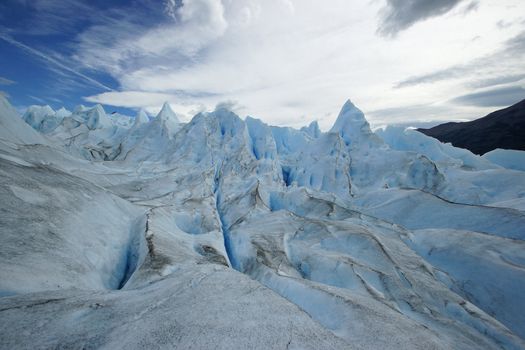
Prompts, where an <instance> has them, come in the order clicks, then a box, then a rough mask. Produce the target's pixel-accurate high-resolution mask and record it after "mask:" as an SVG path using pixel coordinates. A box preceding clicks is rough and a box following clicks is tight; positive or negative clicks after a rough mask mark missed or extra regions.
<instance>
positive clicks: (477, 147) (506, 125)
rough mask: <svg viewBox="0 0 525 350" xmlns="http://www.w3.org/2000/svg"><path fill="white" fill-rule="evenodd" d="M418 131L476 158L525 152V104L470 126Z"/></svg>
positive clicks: (486, 117) (437, 127)
mask: <svg viewBox="0 0 525 350" xmlns="http://www.w3.org/2000/svg"><path fill="white" fill-rule="evenodd" d="M418 131H420V132H422V133H424V134H425V135H428V136H432V137H434V138H436V139H438V140H439V141H441V142H450V143H452V144H453V145H454V146H456V147H461V148H466V149H468V150H470V151H471V152H473V153H476V154H485V153H487V152H489V151H492V150H493V149H496V148H503V149H517V150H525V100H522V101H521V102H518V103H516V104H515V105H512V106H510V107H508V108H505V109H501V110H499V111H495V112H492V113H490V114H489V115H487V116H485V117H483V118H480V119H476V120H472V121H470V122H464V123H454V122H450V123H445V124H441V125H438V126H435V127H433V128H430V129H418Z"/></svg>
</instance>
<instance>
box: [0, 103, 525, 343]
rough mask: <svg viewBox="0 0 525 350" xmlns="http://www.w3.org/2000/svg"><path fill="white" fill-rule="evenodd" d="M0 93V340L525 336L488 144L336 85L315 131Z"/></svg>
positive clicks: (221, 112)
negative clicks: (459, 143)
mask: <svg viewBox="0 0 525 350" xmlns="http://www.w3.org/2000/svg"><path fill="white" fill-rule="evenodd" d="M0 102H1V103H2V104H1V105H0V107H1V108H0V123H1V124H2V128H0V165H1V166H0V173H1V174H2V176H1V177H0V199H1V200H0V223H1V227H2V235H1V236H0V295H2V296H3V297H1V298H0V347H2V348H13V347H18V348H28V349H29V348H35V347H36V348H39V347H40V348H56V347H66V348H67V347H86V348H93V347H95V348H111V349H113V348H148V349H149V348H174V347H178V348H191V347H193V348H210V347H213V348H222V349H230V348H261V349H263V348H264V349H268V348H290V349H293V348H296V349H304V348H312V349H325V348H337V349H348V348H357V349H378V348H380V349H400V348H403V349H451V348H454V349H480V348H483V349H501V348H503V349H523V348H525V342H524V340H523V337H524V336H525V335H524V333H525V332H524V327H525V324H524V319H523V312H521V311H522V310H521V309H522V308H521V305H523V297H522V296H521V294H520V292H521V290H522V289H523V286H522V284H523V281H524V277H523V269H524V267H523V264H524V260H525V257H524V256H523V254H522V251H523V247H522V245H523V239H524V237H525V212H524V209H525V177H524V176H525V175H524V174H525V173H524V172H522V171H517V170H512V169H507V168H506V167H510V166H508V165H504V164H501V163H502V162H501V161H500V162H499V163H498V161H496V160H491V159H486V157H478V156H475V155H473V154H471V153H470V152H468V151H464V150H459V149H457V148H454V147H452V146H451V145H444V144H440V143H439V142H437V141H436V140H434V139H431V138H429V137H426V136H425V135H422V134H419V133H417V132H416V131H413V130H405V129H395V128H387V129H385V130H383V131H378V132H377V133H374V132H372V130H371V129H370V127H369V125H368V122H367V121H366V118H365V116H364V114H363V113H362V112H361V111H360V110H359V109H358V108H357V107H355V106H354V105H353V104H352V103H351V102H350V101H348V102H347V103H345V105H344V106H343V108H342V110H341V112H340V114H339V117H338V118H337V121H336V122H335V124H334V126H333V128H332V129H331V130H330V131H329V132H326V133H324V132H321V131H320V130H319V127H318V125H317V123H315V122H314V123H312V124H310V125H309V126H308V127H305V128H302V129H300V130H296V129H292V128H283V127H273V126H269V125H266V124H265V123H264V122H262V121H261V120H258V119H254V118H250V117H248V118H246V119H245V120H243V119H241V118H240V117H239V116H237V115H236V114H235V113H233V112H232V111H230V110H228V109H226V108H223V107H219V108H217V109H216V110H214V111H212V112H202V113H199V114H197V115H196V116H195V117H194V118H193V119H192V120H191V121H190V122H188V123H186V124H184V123H181V122H180V121H179V120H178V118H177V116H176V114H175V113H174V112H173V111H172V110H171V108H170V107H169V105H167V104H165V105H164V106H163V108H162V110H161V112H160V113H159V114H158V115H157V116H156V117H155V118H152V119H151V120H150V119H149V118H148V116H147V115H146V114H145V113H144V112H143V111H139V112H138V114H137V116H136V117H135V118H130V117H126V116H122V115H119V114H111V115H107V114H106V112H105V111H104V109H103V108H102V107H101V106H95V107H86V106H79V107H77V108H76V109H75V110H74V111H73V112H68V111H65V110H59V111H56V112H55V111H52V110H50V108H48V107H31V108H30V109H29V110H28V112H27V113H26V116H25V117H24V119H22V118H20V117H19V116H18V115H17V113H16V111H14V110H13V109H12V107H10V106H9V104H8V102H7V101H6V100H5V99H2V100H0ZM24 120H26V121H27V122H28V124H26V123H25V122H24ZM29 124H30V125H31V126H33V127H31V126H30V125H29ZM35 129H36V130H39V131H40V133H39V132H37V131H36V130H35ZM496 158H497V159H498V160H501V159H503V158H504V157H503V156H498V157H496ZM512 164H514V165H513V166H515V164H516V162H515V159H514V158H513V161H512Z"/></svg>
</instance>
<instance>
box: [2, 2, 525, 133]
mask: <svg viewBox="0 0 525 350" xmlns="http://www.w3.org/2000/svg"><path fill="white" fill-rule="evenodd" d="M0 91H2V93H3V94H6V95H8V96H9V98H10V100H11V102H12V103H13V104H14V105H15V106H18V107H19V108H20V109H23V108H24V107H25V106H28V105H31V104H49V105H51V106H52V107H54V108H58V107H61V106H65V107H66V108H69V109H71V108H73V107H74V106H75V105H77V104H80V103H83V104H94V103H102V104H103V105H104V107H105V108H106V110H107V111H108V112H111V111H119V112H124V113H128V114H133V113H135V112H134V111H135V110H136V109H138V108H145V109H146V110H147V111H148V112H149V113H151V114H153V113H155V112H157V111H158V110H159V109H160V106H161V105H162V103H163V102H164V101H168V102H170V104H171V105H172V106H173V109H174V110H175V111H176V112H177V113H179V114H180V115H181V119H183V120H188V119H189V118H191V116H192V115H193V114H195V113H196V112H198V111H201V110H208V109H212V108H213V107H214V106H215V105H216V104H218V103H227V104H229V105H230V106H231V108H232V109H234V110H235V111H236V112H237V113H239V114H240V115H241V116H244V115H252V116H255V117H258V118H261V119H263V120H265V121H267V122H269V123H272V124H277V125H291V126H300V125H305V124H307V123H308V122H310V121H311V120H314V119H316V120H319V123H320V125H321V127H322V128H324V129H327V128H328V127H329V126H330V125H331V124H332V123H333V121H334V120H335V118H336V116H337V112H338V110H339V108H340V106H341V105H342V104H343V103H344V101H345V100H346V99H347V98H350V99H352V101H353V102H354V103H356V104H357V105H358V106H359V107H360V108H361V109H363V110H364V111H365V113H366V114H367V116H368V118H369V120H370V121H371V122H372V124H376V125H380V124H384V123H417V122H429V121H439V120H441V121H444V120H465V119H473V118H477V117H480V116H483V115H484V114H486V113H488V112H490V111H492V110H495V109H498V108H501V107H503V106H507V105H510V104H512V103H515V102H517V101H519V100H521V99H523V98H525V3H524V2H523V1H520V0H483V1H481V0H480V1H477V0H439V1H436V0H371V1H347V0H330V1H325V2H319V1H314V0H264V1H262V0H156V1H154V0H140V1H139V0H136V1H124V0H119V1H117V0H113V1H111V0H108V1H100V0H97V1H93V0H92V1H81V0H3V1H2V2H1V3H0Z"/></svg>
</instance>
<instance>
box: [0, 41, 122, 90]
mask: <svg viewBox="0 0 525 350" xmlns="http://www.w3.org/2000/svg"><path fill="white" fill-rule="evenodd" d="M0 39H1V40H4V41H6V42H8V43H9V44H11V45H14V46H16V47H17V48H19V49H21V50H24V51H25V52H26V53H27V54H29V55H32V56H34V57H37V58H39V59H41V60H43V61H45V62H46V63H48V64H49V65H51V66H53V67H54V68H58V69H60V70H62V71H65V72H68V73H71V74H73V75H75V76H77V77H79V78H82V79H84V80H85V81H86V82H88V83H90V84H92V85H94V86H96V87H99V88H101V89H104V90H109V91H111V90H112V89H111V88H110V87H108V86H106V85H104V84H102V83H100V82H98V81H97V80H95V79H93V78H91V77H89V76H87V75H85V74H84V73H82V72H80V71H78V70H76V69H73V68H71V67H69V66H67V65H66V64H64V63H62V62H60V61H58V60H57V59H55V58H53V57H51V56H49V55H47V54H45V53H43V52H41V51H39V50H36V49H34V48H32V47H30V46H28V45H25V44H24V43H22V42H20V41H18V40H15V39H14V38H13V37H11V36H10V35H9V34H7V33H5V32H0Z"/></svg>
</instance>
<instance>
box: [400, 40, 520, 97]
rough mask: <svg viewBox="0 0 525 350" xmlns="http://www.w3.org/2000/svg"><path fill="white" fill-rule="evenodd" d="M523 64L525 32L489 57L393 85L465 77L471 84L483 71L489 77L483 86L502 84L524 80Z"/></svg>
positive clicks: (405, 85)
mask: <svg viewBox="0 0 525 350" xmlns="http://www.w3.org/2000/svg"><path fill="white" fill-rule="evenodd" d="M524 62H525V31H523V32H521V33H520V34H518V35H516V36H514V37H512V38H511V39H508V40H506V41H505V42H504V43H503V45H502V47H500V48H499V49H496V50H495V51H494V52H492V53H490V54H488V55H485V56H482V57H478V58H475V59H472V60H471V61H470V62H466V63H462V64H458V65H453V66H450V67H447V68H444V69H440V70H437V71H434V72H430V73H427V74H422V75H416V76H413V77H410V78H407V79H405V80H402V81H400V82H398V83H396V84H395V88H405V87H410V86H415V85H421V84H432V83H437V82H440V81H443V80H450V79H460V78H461V79H465V78H467V77H468V78H470V80H471V81H476V80H480V73H481V74H483V72H488V73H489V74H490V75H491V76H489V77H485V78H483V81H484V82H485V84H486V83H491V82H492V83H493V84H494V83H497V82H498V81H499V82H500V83H501V82H502V81H504V80H508V82H512V80H513V79H517V78H518V77H520V76H521V77H523V70H524V69H525V64H524ZM513 68H514V69H515V70H516V71H517V73H515V74H509V71H512V70H513ZM519 79H521V78H519ZM519 79H518V80H519ZM514 81H516V80H514ZM470 84H472V83H470Z"/></svg>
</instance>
